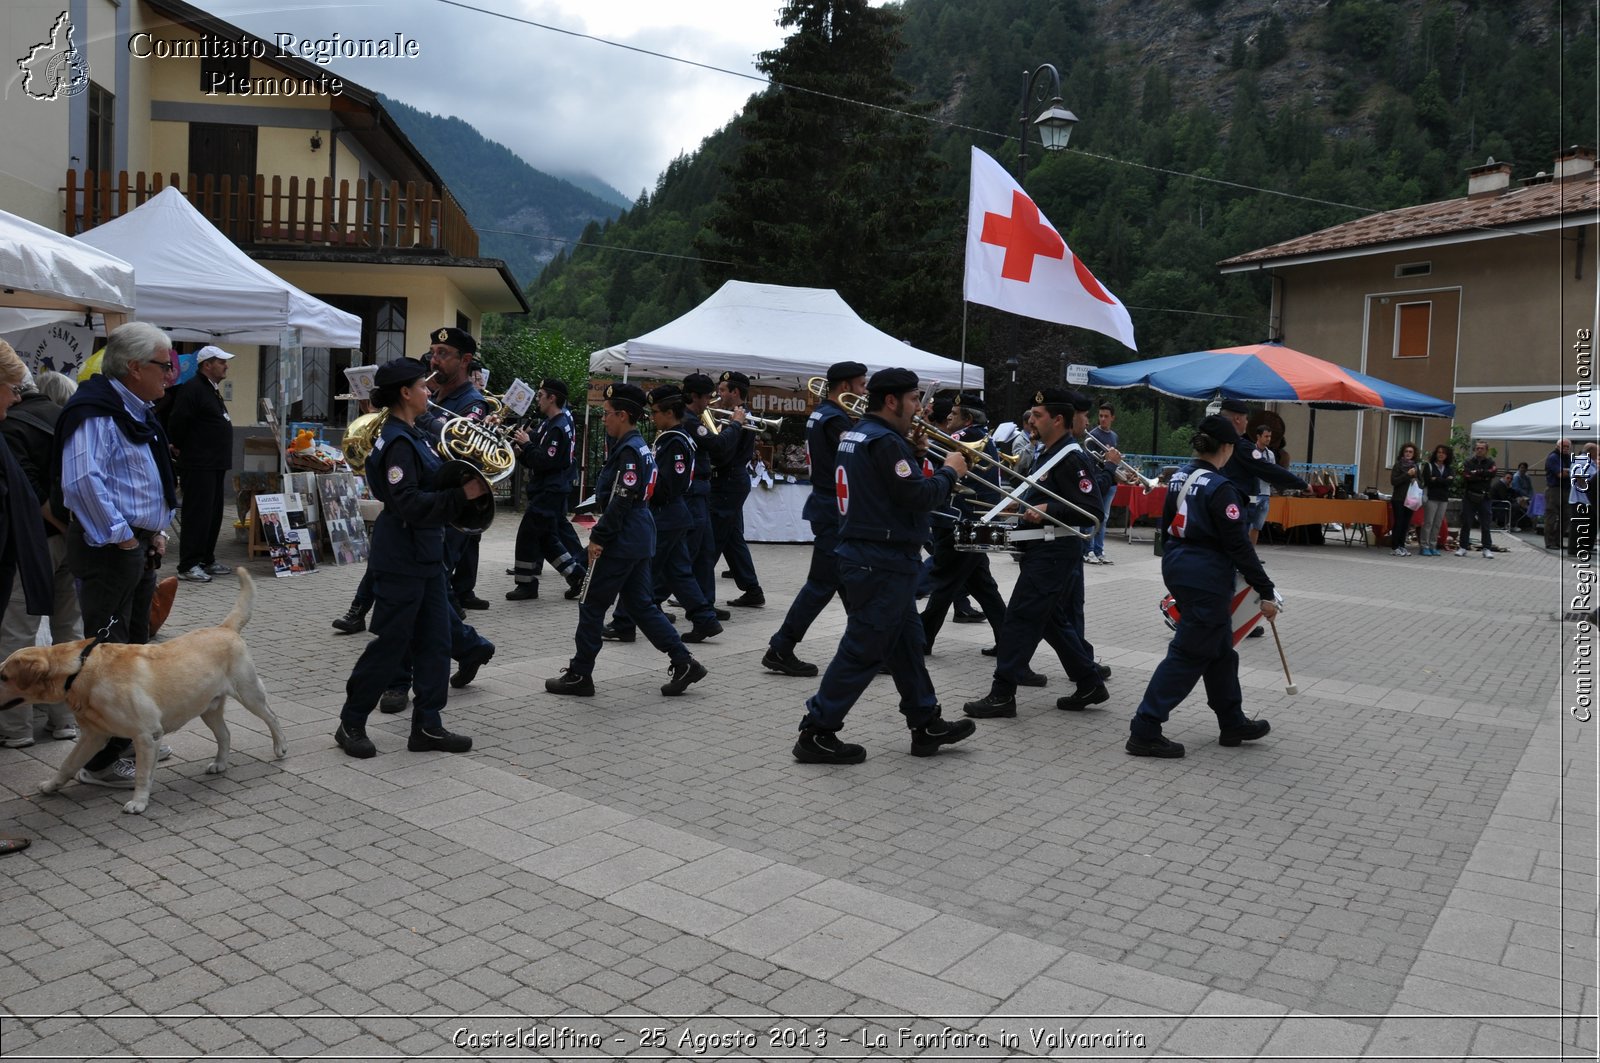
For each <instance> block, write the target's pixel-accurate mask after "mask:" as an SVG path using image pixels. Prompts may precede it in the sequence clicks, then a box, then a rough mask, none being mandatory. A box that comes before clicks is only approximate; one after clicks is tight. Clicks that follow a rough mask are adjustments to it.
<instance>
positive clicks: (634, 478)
mask: <svg viewBox="0 0 1600 1063" xmlns="http://www.w3.org/2000/svg"><path fill="white" fill-rule="evenodd" d="M638 482H639V474H638V473H636V472H634V471H633V470H632V469H629V470H628V471H627V472H625V473H623V474H622V486H624V487H632V486H633V485H634V484H636V483H638Z"/></svg>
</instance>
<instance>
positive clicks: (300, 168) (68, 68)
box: [0, 0, 527, 425]
mask: <svg viewBox="0 0 1600 1063" xmlns="http://www.w3.org/2000/svg"><path fill="white" fill-rule="evenodd" d="M62 5H66V8H65V10H63V6H62ZM63 18H64V19H65V23H66V26H67V27H69V28H70V34H71V36H70V39H69V38H67V37H66V33H67V30H66V29H63V26H62V20H63ZM0 27H3V28H4V30H5V33H4V36H5V38H6V39H7V40H13V41H20V42H31V41H39V42H41V43H43V44H45V45H46V48H45V50H44V51H41V53H40V56H41V58H40V61H39V62H38V63H37V64H35V69H34V70H33V71H31V72H30V71H29V70H27V69H25V67H26V64H24V69H23V71H22V74H21V76H20V77H13V78H11V80H10V82H9V84H8V85H7V87H6V92H5V97H4V99H5V106H4V107H3V108H0V138H3V142H4V143H6V144H7V145H8V152H7V156H8V158H7V165H6V166H5V167H0V209H5V210H8V211H10V212H12V213H14V214H18V215H21V216H23V217H25V218H28V219H30V220H32V221H35V222H38V223H40V224H42V225H45V226H48V227H50V228H53V229H58V230H60V231H61V232H64V233H67V234H69V235H77V234H79V233H82V232H84V231H86V230H88V229H90V228H93V227H94V226H96V225H99V224H100V223H102V222H104V221H107V220H109V219H111V218H114V217H117V216H119V215H121V214H123V213H125V212H127V211H129V210H132V209H133V208H135V207H137V206H138V205H139V204H141V203H143V202H144V201H145V200H146V199H148V198H149V197H150V196H152V195H154V194H155V193H156V192H159V191H160V190H161V189H162V188H164V187H167V186H176V187H177V188H179V189H180V190H181V191H182V192H183V194H184V195H185V196H186V197H187V198H188V200H189V202H190V203H192V204H193V205H194V206H195V207H196V208H197V209H199V210H200V211H201V212H202V213H203V214H204V215H205V216H206V217H207V218H208V219H209V220H210V221H211V222H212V223H213V224H214V225H216V226H217V228H218V229H220V230H221V231H222V232H223V233H224V234H225V235H226V236H227V237H228V238H229V239H230V240H232V241H233V242H234V243H235V244H237V245H238V246H239V247H240V248H241V249H242V250H244V251H245V252H246V253H247V254H249V255H250V256H251V257H252V258H253V259H255V260H256V261H258V262H259V263H261V264H262V265H263V266H265V267H266V268H267V269H269V270H271V271H272V272H273V273H275V274H277V275H278V276H280V277H282V278H283V279H284V280H286V281H288V282H289V283H291V284H293V285H295V286H296V287H299V288H301V289H303V290H305V291H306V292H308V293H310V294H312V295H314V296H316V297H317V298H319V299H322V300H324V301H325V302H328V303H330V304H332V305H334V306H336V307H338V308H339V309H341V310H345V311H348V312H349V313H352V314H355V315H356V316H358V317H359V318H360V319H361V321H362V345H361V349H360V350H327V349H315V348H307V350H306V352H305V359H304V364H305V367H306V368H305V377H304V380H303V398H302V399H301V401H300V402H299V403H297V404H296V406H295V407H293V408H291V409H290V410H289V411H287V417H288V419H290V420H297V421H323V422H327V423H329V424H332V425H341V424H343V422H344V419H345V416H346V412H347V411H346V408H345V407H346V404H345V403H340V402H336V401H335V400H334V398H333V396H334V395H336V394H337V393H339V392H340V391H342V390H344V378H343V374H342V370H343V369H344V368H345V367H347V366H349V365H352V364H362V363H372V362H382V361H385V360H387V359H390V358H395V357H398V356H401V355H404V354H412V355H416V354H418V353H421V352H422V351H424V350H426V349H427V346H428V341H427V337H428V334H429V333H430V332H431V331H432V330H433V329H436V328H438V327H439V326H441V325H454V326H457V327H459V328H464V329H467V330H468V331H470V332H472V333H474V334H478V333H480V332H481V325H482V320H483V315H484V314H487V313H525V312H526V311H527V304H526V302H525V301H524V300H523V297H522V294H521V292H520V291H519V290H518V288H517V285H516V281H515V279H514V278H513V276H512V275H511V273H510V271H509V270H508V269H507V268H506V266H505V264H504V263H503V262H502V261H500V260H499V259H487V258H482V257H479V254H478V236H477V233H476V232H475V231H474V230H473V228H472V225H471V223H470V222H468V220H467V218H466V215H465V214H464V213H463V211H462V210H461V207H460V206H459V205H458V204H457V203H456V201H455V199H454V197H452V196H451V194H450V192H449V190H448V189H447V188H446V187H445V184H444V182H443V181H442V180H441V179H440V177H439V174H438V173H437V172H436V171H435V170H434V168H433V167H432V165H431V164H430V163H429V162H428V160H427V159H426V158H424V157H423V155H422V154H421V152H419V151H418V150H417V149H416V148H415V147H414V146H413V145H412V144H411V142H410V141H409V140H408V139H407V137H406V135H405V134H404V133H403V132H402V131H401V130H400V128H399V127H398V126H397V125H396V124H395V122H394V120H393V119H392V117H391V116H390V115H389V114H388V113H387V112H386V111H385V110H384V108H383V105H382V103H381V102H380V101H379V99H378V97H377V95H376V94H375V93H374V92H372V91H371V90H369V89H366V88H364V87H362V86H360V85H358V84H356V83H354V82H351V81H350V80H348V79H346V78H343V77H340V76H337V75H335V74H333V73H332V72H331V70H330V69H329V68H328V67H327V66H323V65H319V64H317V63H314V62H311V61H308V60H306V59H303V58H300V57H299V56H298V55H296V54H293V53H292V52H289V51H286V50H285V49H283V48H280V47H279V45H278V43H276V42H273V41H267V40H263V39H261V38H258V37H255V36H253V35H251V34H249V33H246V32H244V31H243V30H240V29H239V28H238V27H235V26H232V25H230V24H228V23H226V22H224V21H222V20H221V19H218V18H216V17H214V16H212V15H210V14H208V13H206V12H205V11H202V10H200V9H199V8H197V7H194V6H192V5H190V4H187V3H183V2H181V0H121V2H118V0H48V2H44V0H9V2H8V3H7V5H6V6H5V9H4V10H3V11H0ZM372 46H373V47H378V46H384V47H388V48H391V49H398V50H399V51H400V54H399V55H398V56H397V57H396V58H395V61H396V62H405V61H406V59H405V58H404V49H405V48H406V47H407V44H406V42H405V41H403V40H401V39H396V40H394V41H390V42H372ZM411 47H415V44H414V42H413V43H412V44H411ZM30 73H31V78H30ZM157 324H161V323H160V322H157ZM172 324H176V323H172ZM217 342H218V343H219V345H220V346H223V347H226V348H228V349H229V350H231V351H232V352H233V353H234V354H236V355H238V356H239V357H238V358H237V359H236V360H235V361H234V363H233V366H232V372H231V373H230V375H229V382H230V384H231V386H232V398H231V407H232V409H233V411H234V417H235V420H236V421H238V422H240V423H248V422H250V421H253V420H255V419H256V417H258V416H259V413H260V410H259V403H258V398H259V396H260V395H262V394H272V393H273V392H274V391H275V389H276V384H277V370H278V359H277V349H276V348H275V347H255V346H235V345H232V344H229V343H228V342H227V341H226V338H225V337H219V338H218V341H217Z"/></svg>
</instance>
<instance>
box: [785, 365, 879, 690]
mask: <svg viewBox="0 0 1600 1063" xmlns="http://www.w3.org/2000/svg"><path fill="white" fill-rule="evenodd" d="M866 393H867V367H866V366H865V365H862V364H861V363H860V362H835V363H834V364H833V365H831V366H829V367H828V394H827V397H826V398H824V399H823V400H822V401H821V402H819V403H817V408H816V409H814V410H812V411H811V416H810V417H808V418H806V458H807V459H808V460H809V461H810V463H811V494H809V495H808V496H806V504H805V508H803V509H802V510H801V511H800V515H801V516H803V517H805V519H806V520H807V522H809V523H810V525H811V535H812V540H811V568H810V570H809V571H808V572H807V573H806V581H805V583H803V584H802V585H801V586H800V593H798V594H796V595H795V596H794V604H792V605H790V606H789V612H788V615H786V616H785V617H784V618H783V626H782V627H780V628H778V633H777V634H775V635H773V636H772V639H771V641H770V642H769V643H768V645H767V652H766V655H765V656H764V657H762V658H761V663H762V665H763V666H764V667H766V668H770V669H771V670H772V671H774V672H780V673H782V674H783V675H799V676H808V675H816V674H817V666H816V665H814V664H810V663H808V662H806V661H802V660H801V659H800V658H798V657H796V656H795V655H794V648H795V646H796V645H797V644H798V643H799V642H800V640H801V639H803V638H805V637H806V632H807V631H808V630H810V628H811V624H812V622H813V621H814V620H816V619H817V616H818V614H820V613H821V612H822V610H823V608H824V607H825V606H826V605H827V604H828V602H829V601H831V600H832V599H833V596H834V593H835V592H838V591H840V590H841V585H840V583H839V558H838V557H837V556H836V555H835V554H834V550H835V549H836V548H837V547H838V545H839V503H838V499H837V497H836V495H837V488H836V485H835V484H834V473H835V470H836V468H837V466H838V451H839V437H840V436H842V435H844V433H845V432H846V430H848V429H849V428H850V427H851V426H852V425H853V424H855V418H853V417H851V416H850V414H849V413H847V412H845V408H844V407H843V406H841V405H840V404H839V399H840V396H842V395H847V394H848V395H865V394H866ZM840 600H841V601H843V597H842V594H841V599H840ZM844 607H845V609H846V610H848V609H849V608H850V603H849V602H848V601H844Z"/></svg>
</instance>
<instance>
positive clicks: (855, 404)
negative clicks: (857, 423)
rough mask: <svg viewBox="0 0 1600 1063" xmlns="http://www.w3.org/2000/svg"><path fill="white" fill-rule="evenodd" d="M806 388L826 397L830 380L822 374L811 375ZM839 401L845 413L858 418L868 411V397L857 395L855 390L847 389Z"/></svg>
mask: <svg viewBox="0 0 1600 1063" xmlns="http://www.w3.org/2000/svg"><path fill="white" fill-rule="evenodd" d="M806 390H807V391H809V392H811V394H813V395H815V396H816V397H817V398H819V399H825V398H827V397H828V381H827V380H826V379H825V378H823V377H820V376H814V377H811V378H810V379H808V380H807V381H806ZM837 401H838V403H839V405H840V406H842V407H843V408H844V412H845V413H848V414H849V415H850V416H851V417H854V418H856V419H857V420H860V418H861V416H862V414H864V413H866V412H867V397H866V396H865V395H857V394H856V393H855V392H853V391H846V392H844V393H842V394H841V395H840V396H839V398H838V400H837Z"/></svg>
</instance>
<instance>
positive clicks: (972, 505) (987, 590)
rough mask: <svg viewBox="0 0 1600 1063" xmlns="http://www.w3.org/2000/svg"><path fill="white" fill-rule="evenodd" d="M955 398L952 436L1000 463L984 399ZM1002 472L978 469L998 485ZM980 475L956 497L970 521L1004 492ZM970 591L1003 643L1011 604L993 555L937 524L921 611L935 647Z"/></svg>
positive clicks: (960, 511) (954, 506)
mask: <svg viewBox="0 0 1600 1063" xmlns="http://www.w3.org/2000/svg"><path fill="white" fill-rule="evenodd" d="M956 399H957V401H956V402H955V403H954V404H953V405H952V406H951V408H950V415H949V419H948V420H947V422H946V424H947V427H948V430H949V432H950V435H951V436H952V437H953V438H955V439H958V440H960V441H961V442H963V443H967V444H970V445H974V446H977V447H979V448H980V449H982V451H983V453H985V454H987V455H988V456H989V457H990V458H991V459H993V460H994V461H995V462H998V461H999V460H1000V459H999V451H998V450H997V449H996V448H995V445H994V440H992V439H990V438H989V436H988V433H987V428H988V420H987V418H986V416H985V412H984V408H983V401H982V400H981V399H979V398H978V397H977V396H976V395H958V396H957V397H956ZM1003 475H1004V474H1003V473H999V472H997V471H995V469H994V467H993V466H992V465H991V466H990V467H989V468H987V469H979V470H976V476H981V477H982V478H983V479H984V480H986V481H988V482H989V483H990V484H996V485H998V481H999V480H1000V479H1001V477H1002V476H1003ZM976 476H969V477H968V478H967V480H966V484H967V486H969V487H971V488H972V490H973V493H972V494H971V495H970V496H963V497H958V498H956V499H954V500H953V504H952V507H951V508H952V509H953V511H954V513H955V515H956V516H957V517H958V518H960V519H963V520H971V519H972V518H973V517H975V516H977V515H978V514H981V513H985V512H987V511H988V510H989V508H990V507H991V506H993V505H994V504H995V503H996V502H998V501H1000V498H1001V496H1000V494H999V492H997V491H995V490H994V489H993V488H992V487H986V486H984V485H983V484H980V483H978V482H977V479H976ZM968 594H970V595H971V596H972V598H973V599H974V600H975V601H976V602H977V603H978V608H980V609H982V610H983V616H984V619H986V620H988V622H989V627H990V628H992V629H993V630H994V635H995V639H996V641H998V640H999V638H1000V629H1001V627H1002V626H1003V625H1004V624H1005V619H1006V602H1005V599H1004V598H1002V597H1001V596H1000V588H999V586H997V585H996V584H995V581H994V575H993V574H992V573H990V571H989V555H988V554H985V553H982V552H978V551H966V550H957V549H956V528H955V525H954V524H953V523H945V524H942V525H941V524H938V523H936V524H935V526H934V535H933V574H932V580H931V582H930V584H929V592H928V604H927V605H926V606H924V607H923V610H922V630H923V633H924V634H925V635H926V636H927V638H928V649H929V650H930V651H931V650H932V649H933V642H934V639H936V638H938V637H939V629H940V628H942V627H943V626H944V618H945V614H946V612H948V611H949V609H950V606H951V604H952V603H953V602H954V601H955V600H956V598H957V597H958V596H960V595H968ZM1028 671H1029V675H1028V676H1026V677H1024V678H1025V679H1027V680H1031V679H1032V678H1033V670H1032V669H1031V668H1030V669H1029V670H1028Z"/></svg>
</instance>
